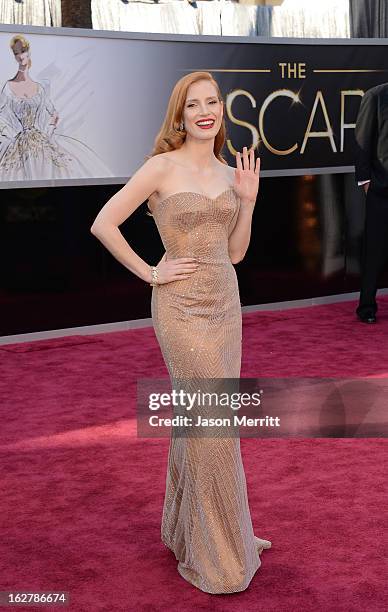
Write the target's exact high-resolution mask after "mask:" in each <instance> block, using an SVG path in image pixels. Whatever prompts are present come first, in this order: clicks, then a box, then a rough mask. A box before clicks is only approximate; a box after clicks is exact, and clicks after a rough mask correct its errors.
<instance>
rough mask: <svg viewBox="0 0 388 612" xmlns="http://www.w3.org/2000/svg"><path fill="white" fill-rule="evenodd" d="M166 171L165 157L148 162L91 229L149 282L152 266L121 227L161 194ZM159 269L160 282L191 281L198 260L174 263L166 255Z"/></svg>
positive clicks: (116, 254) (186, 258)
mask: <svg viewBox="0 0 388 612" xmlns="http://www.w3.org/2000/svg"><path fill="white" fill-rule="evenodd" d="M165 172H166V161H165V160H164V159H163V158H161V157H160V156H158V155H156V156H154V157H151V158H150V159H148V160H147V161H146V162H145V163H144V164H143V166H141V167H140V168H139V170H137V172H136V173H135V174H134V175H133V176H132V178H131V179H130V180H129V181H128V183H127V184H126V185H124V187H123V188H122V189H120V191H118V192H117V193H115V195H114V196H112V197H111V198H110V200H108V202H107V203H106V204H105V206H104V207H103V208H102V209H101V210H100V212H99V213H98V215H97V217H96V219H95V221H94V223H93V225H92V227H91V228H90V231H91V233H92V234H93V235H94V236H96V238H98V239H99V240H100V241H101V242H102V244H103V245H104V246H105V247H106V248H107V249H108V251H110V253H111V254H112V255H113V257H115V258H116V259H117V261H119V262H120V263H121V264H123V266H125V267H126V268H127V269H128V270H130V271H131V272H133V274H136V276H138V277H139V278H141V279H143V280H144V281H145V282H148V283H150V282H151V281H152V275H151V268H150V266H149V265H148V264H147V263H146V262H145V261H144V260H143V259H141V257H139V255H138V254H137V253H135V251H134V250H133V249H132V248H131V247H130V246H129V244H128V242H127V241H126V240H125V238H124V236H123V235H122V233H121V232H120V230H119V226H120V225H121V224H122V223H124V221H126V219H128V217H130V216H131V215H132V213H133V212H134V211H135V210H136V209H137V208H138V207H139V206H140V205H141V204H142V203H143V202H145V201H146V200H147V199H148V198H149V196H150V195H151V194H152V193H154V191H158V187H160V184H161V182H162V178H163V176H164V175H165ZM157 267H158V272H159V274H158V282H159V283H166V282H172V281H173V280H179V279H184V278H187V277H188V276H189V275H190V274H192V273H193V272H194V270H195V269H196V266H195V265H194V258H192V257H185V258H178V259H176V260H173V261H171V262H170V261H166V254H164V255H163V257H162V259H161V260H160V262H159V263H158V264H157Z"/></svg>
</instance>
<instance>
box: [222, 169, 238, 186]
mask: <svg viewBox="0 0 388 612" xmlns="http://www.w3.org/2000/svg"><path fill="white" fill-rule="evenodd" d="M225 167H226V172H227V176H228V179H229V181H230V182H231V183H234V176H235V170H236V168H234V167H233V166H225Z"/></svg>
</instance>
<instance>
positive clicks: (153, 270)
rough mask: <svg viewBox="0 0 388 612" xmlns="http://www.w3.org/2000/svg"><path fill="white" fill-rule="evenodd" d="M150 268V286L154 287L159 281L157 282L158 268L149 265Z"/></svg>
mask: <svg viewBox="0 0 388 612" xmlns="http://www.w3.org/2000/svg"><path fill="white" fill-rule="evenodd" d="M150 268H151V278H152V283H150V286H151V287H156V286H157V285H158V284H159V283H158V269H157V267H156V266H150Z"/></svg>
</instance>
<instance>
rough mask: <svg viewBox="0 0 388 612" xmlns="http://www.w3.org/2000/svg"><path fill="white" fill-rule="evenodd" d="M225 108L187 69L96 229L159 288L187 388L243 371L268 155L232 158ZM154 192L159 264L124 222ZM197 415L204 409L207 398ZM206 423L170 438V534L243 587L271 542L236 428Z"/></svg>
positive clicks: (161, 318) (204, 564) (202, 564)
mask: <svg viewBox="0 0 388 612" xmlns="http://www.w3.org/2000/svg"><path fill="white" fill-rule="evenodd" d="M223 112H224V105H223V101H222V97H221V93H220V90H219V87H218V84H217V82H216V81H215V80H214V79H213V77H212V75H211V74H210V73H208V72H194V73H191V74H188V75H186V76H184V77H183V78H181V79H180V80H179V81H178V82H177V83H176V85H175V87H174V89H173V92H172V94H171V97H170V101H169V105H168V108H167V113H166V117H165V120H164V123H163V125H162V127H161V130H160V132H159V134H158V136H157V138H156V140H155V145H154V149H153V151H152V154H151V155H150V156H149V158H148V160H147V161H146V162H145V164H143V166H142V167H141V168H140V169H139V170H137V172H136V173H135V174H134V175H133V177H132V178H131V179H130V180H129V181H128V183H127V185H125V186H124V187H123V188H122V189H121V190H120V191H119V192H118V193H117V194H115V195H114V196H113V198H111V199H110V200H109V202H107V204H106V205H105V206H104V207H103V209H102V210H101V211H100V213H99V215H98V216H97V218H96V220H95V222H94V223H93V226H92V228H91V231H92V233H93V234H94V235H95V236H96V237H97V238H99V239H100V240H101V242H102V243H103V244H104V245H105V246H106V247H107V248H108V249H109V250H110V252H111V253H112V254H113V255H114V256H115V257H116V258H117V259H118V260H119V261H120V262H121V263H122V264H123V265H125V266H126V267H127V268H128V269H129V270H130V271H131V272H133V273H135V274H136V275H137V276H139V277H140V278H142V279H143V280H144V281H147V282H149V283H150V284H151V285H152V286H153V291H152V302H151V306H152V318H153V323H154V328H155V333H156V336H157V339H158V341H159V345H160V348H161V351H162V354H163V357H164V360H165V363H166V366H167V368H168V371H169V374H170V378H171V383H172V386H173V388H177V387H179V388H182V386H183V388H184V389H185V390H186V391H188V390H189V389H191V390H195V389H197V388H198V383H199V382H200V381H201V380H203V381H205V383H208V382H209V381H210V384H211V382H212V381H215V383H216V386H217V381H218V380H220V379H239V377H240V368H241V340H242V335H241V306H240V299H239V290H238V282H237V277H236V273H235V270H234V267H233V264H236V263H238V262H239V261H241V259H242V258H243V257H244V255H245V252H246V250H247V248H248V245H249V240H250V231H251V220H252V213H253V209H254V206H255V202H256V197H257V192H258V187H259V172H260V160H259V159H257V160H256V162H255V158H254V152H253V149H251V151H250V152H249V153H248V151H247V148H246V147H244V150H243V155H242V156H241V154H240V153H239V152H238V153H237V154H236V166H237V167H236V168H231V167H229V166H228V165H227V164H226V162H225V160H224V159H223V157H222V155H221V150H222V147H223V145H224V143H225V123H224V118H223ZM146 200H148V206H149V209H150V211H151V212H152V214H153V216H154V219H155V222H156V225H157V227H158V230H159V233H160V236H161V239H162V241H163V244H164V247H165V250H166V252H165V254H164V256H163V257H162V259H161V261H160V262H159V263H158V265H157V266H149V265H148V264H146V262H144V261H143V260H142V259H141V258H140V257H139V256H138V255H137V254H136V253H135V252H134V251H133V250H132V249H131V247H130V246H129V245H128V243H127V242H126V241H125V239H124V237H123V236H122V234H121V232H120V231H119V225H120V224H121V223H123V221H125V220H126V219H127V218H128V217H129V216H130V215H131V214H132V213H133V211H134V210H135V209H136V208H137V207H138V206H139V205H140V204H141V203H142V202H144V201H146ZM205 386H206V385H205ZM197 413H200V414H201V415H202V416H203V415H206V414H207V413H206V408H203V407H202V408H198V407H197ZM207 416H212V415H211V414H207ZM198 431H199V432H200V433H198ZM198 431H196V432H195V433H194V434H193V433H191V434H190V435H189V434H187V435H185V432H183V434H182V431H181V432H180V435H175V433H174V432H173V434H172V436H171V440H170V449H169V456H168V470H167V479H166V494H165V500H164V507H163V517H162V528H161V534H162V541H163V542H164V544H165V545H166V546H167V547H168V548H170V549H171V550H172V551H173V552H174V554H175V557H176V559H177V560H178V571H179V573H180V574H181V575H182V576H183V577H184V578H185V579H186V580H187V581H188V582H190V583H191V584H193V585H194V586H196V587H198V588H199V589H201V590H202V591H205V592H207V593H233V592H238V591H242V590H244V589H246V588H247V587H248V585H249V583H250V581H251V579H252V577H253V575H254V574H255V572H256V570H257V569H258V568H259V567H260V565H261V560H260V553H261V552H262V551H263V549H264V548H270V546H271V542H269V541H268V540H263V539H260V538H258V537H256V536H255V535H254V533H253V527H252V521H251V516H250V512H249V506H248V498H247V489H246V479H245V473H244V468H243V464H242V459H241V452H240V439H239V437H238V436H234V437H227V436H224V435H222V432H221V433H220V432H219V431H218V432H217V431H215V432H213V435H212V436H210V437H209V436H207V435H202V434H203V429H202V430H201V428H200V429H199V430H198ZM201 432H202V433H201Z"/></svg>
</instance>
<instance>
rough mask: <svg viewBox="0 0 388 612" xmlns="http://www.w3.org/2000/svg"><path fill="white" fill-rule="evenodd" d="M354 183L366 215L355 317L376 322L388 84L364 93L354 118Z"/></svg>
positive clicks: (382, 257) (386, 244)
mask: <svg viewBox="0 0 388 612" xmlns="http://www.w3.org/2000/svg"><path fill="white" fill-rule="evenodd" d="M355 137H356V160H355V167H356V180H357V181H358V184H359V185H362V187H363V189H364V190H365V193H366V214H365V229H364V239H363V253H362V266H361V292H360V301H359V305H358V308H357V311H356V312H357V315H358V317H359V319H360V320H361V321H363V322H364V323H375V322H376V312H377V303H376V293H377V284H378V279H379V275H380V273H381V271H382V268H383V266H384V264H385V261H386V259H387V255H388V83H383V84H382V85H377V87H372V88H371V89H368V91H367V92H366V93H365V94H364V96H363V98H362V100H361V105H360V109H359V112H358V116H357V122H356V128H355Z"/></svg>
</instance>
